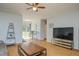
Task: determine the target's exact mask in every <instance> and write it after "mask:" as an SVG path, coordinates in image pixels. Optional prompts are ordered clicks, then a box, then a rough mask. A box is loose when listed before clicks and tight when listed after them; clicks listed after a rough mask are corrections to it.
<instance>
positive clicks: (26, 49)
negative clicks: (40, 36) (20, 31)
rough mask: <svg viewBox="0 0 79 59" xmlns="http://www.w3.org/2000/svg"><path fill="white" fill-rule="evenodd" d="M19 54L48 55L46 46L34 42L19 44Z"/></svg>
mask: <svg viewBox="0 0 79 59" xmlns="http://www.w3.org/2000/svg"><path fill="white" fill-rule="evenodd" d="M18 54H19V55H20V56H40V55H42V56H46V55H47V50H46V48H44V47H42V46H40V45H37V44H34V43H28V44H26V43H22V44H19V45H18Z"/></svg>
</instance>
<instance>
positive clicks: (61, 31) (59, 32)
mask: <svg viewBox="0 0 79 59" xmlns="http://www.w3.org/2000/svg"><path fill="white" fill-rule="evenodd" d="M73 30H74V29H73V27H62V28H53V37H54V38H60V39H66V40H73Z"/></svg>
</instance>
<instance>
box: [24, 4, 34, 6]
mask: <svg viewBox="0 0 79 59" xmlns="http://www.w3.org/2000/svg"><path fill="white" fill-rule="evenodd" d="M25 4H27V5H30V6H33V4H30V3H25Z"/></svg>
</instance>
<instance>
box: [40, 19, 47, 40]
mask: <svg viewBox="0 0 79 59" xmlns="http://www.w3.org/2000/svg"><path fill="white" fill-rule="evenodd" d="M41 31H42V33H41V34H42V38H43V40H46V39H47V19H43V20H42V21H41Z"/></svg>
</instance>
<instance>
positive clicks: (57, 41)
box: [52, 38, 73, 49]
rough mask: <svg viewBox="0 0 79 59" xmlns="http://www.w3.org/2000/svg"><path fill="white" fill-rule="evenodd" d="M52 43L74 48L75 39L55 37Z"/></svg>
mask: <svg viewBox="0 0 79 59" xmlns="http://www.w3.org/2000/svg"><path fill="white" fill-rule="evenodd" d="M52 44H54V45H57V46H61V47H64V48H68V49H72V48H73V41H71V40H67V39H59V38H54V41H53V43H52Z"/></svg>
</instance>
